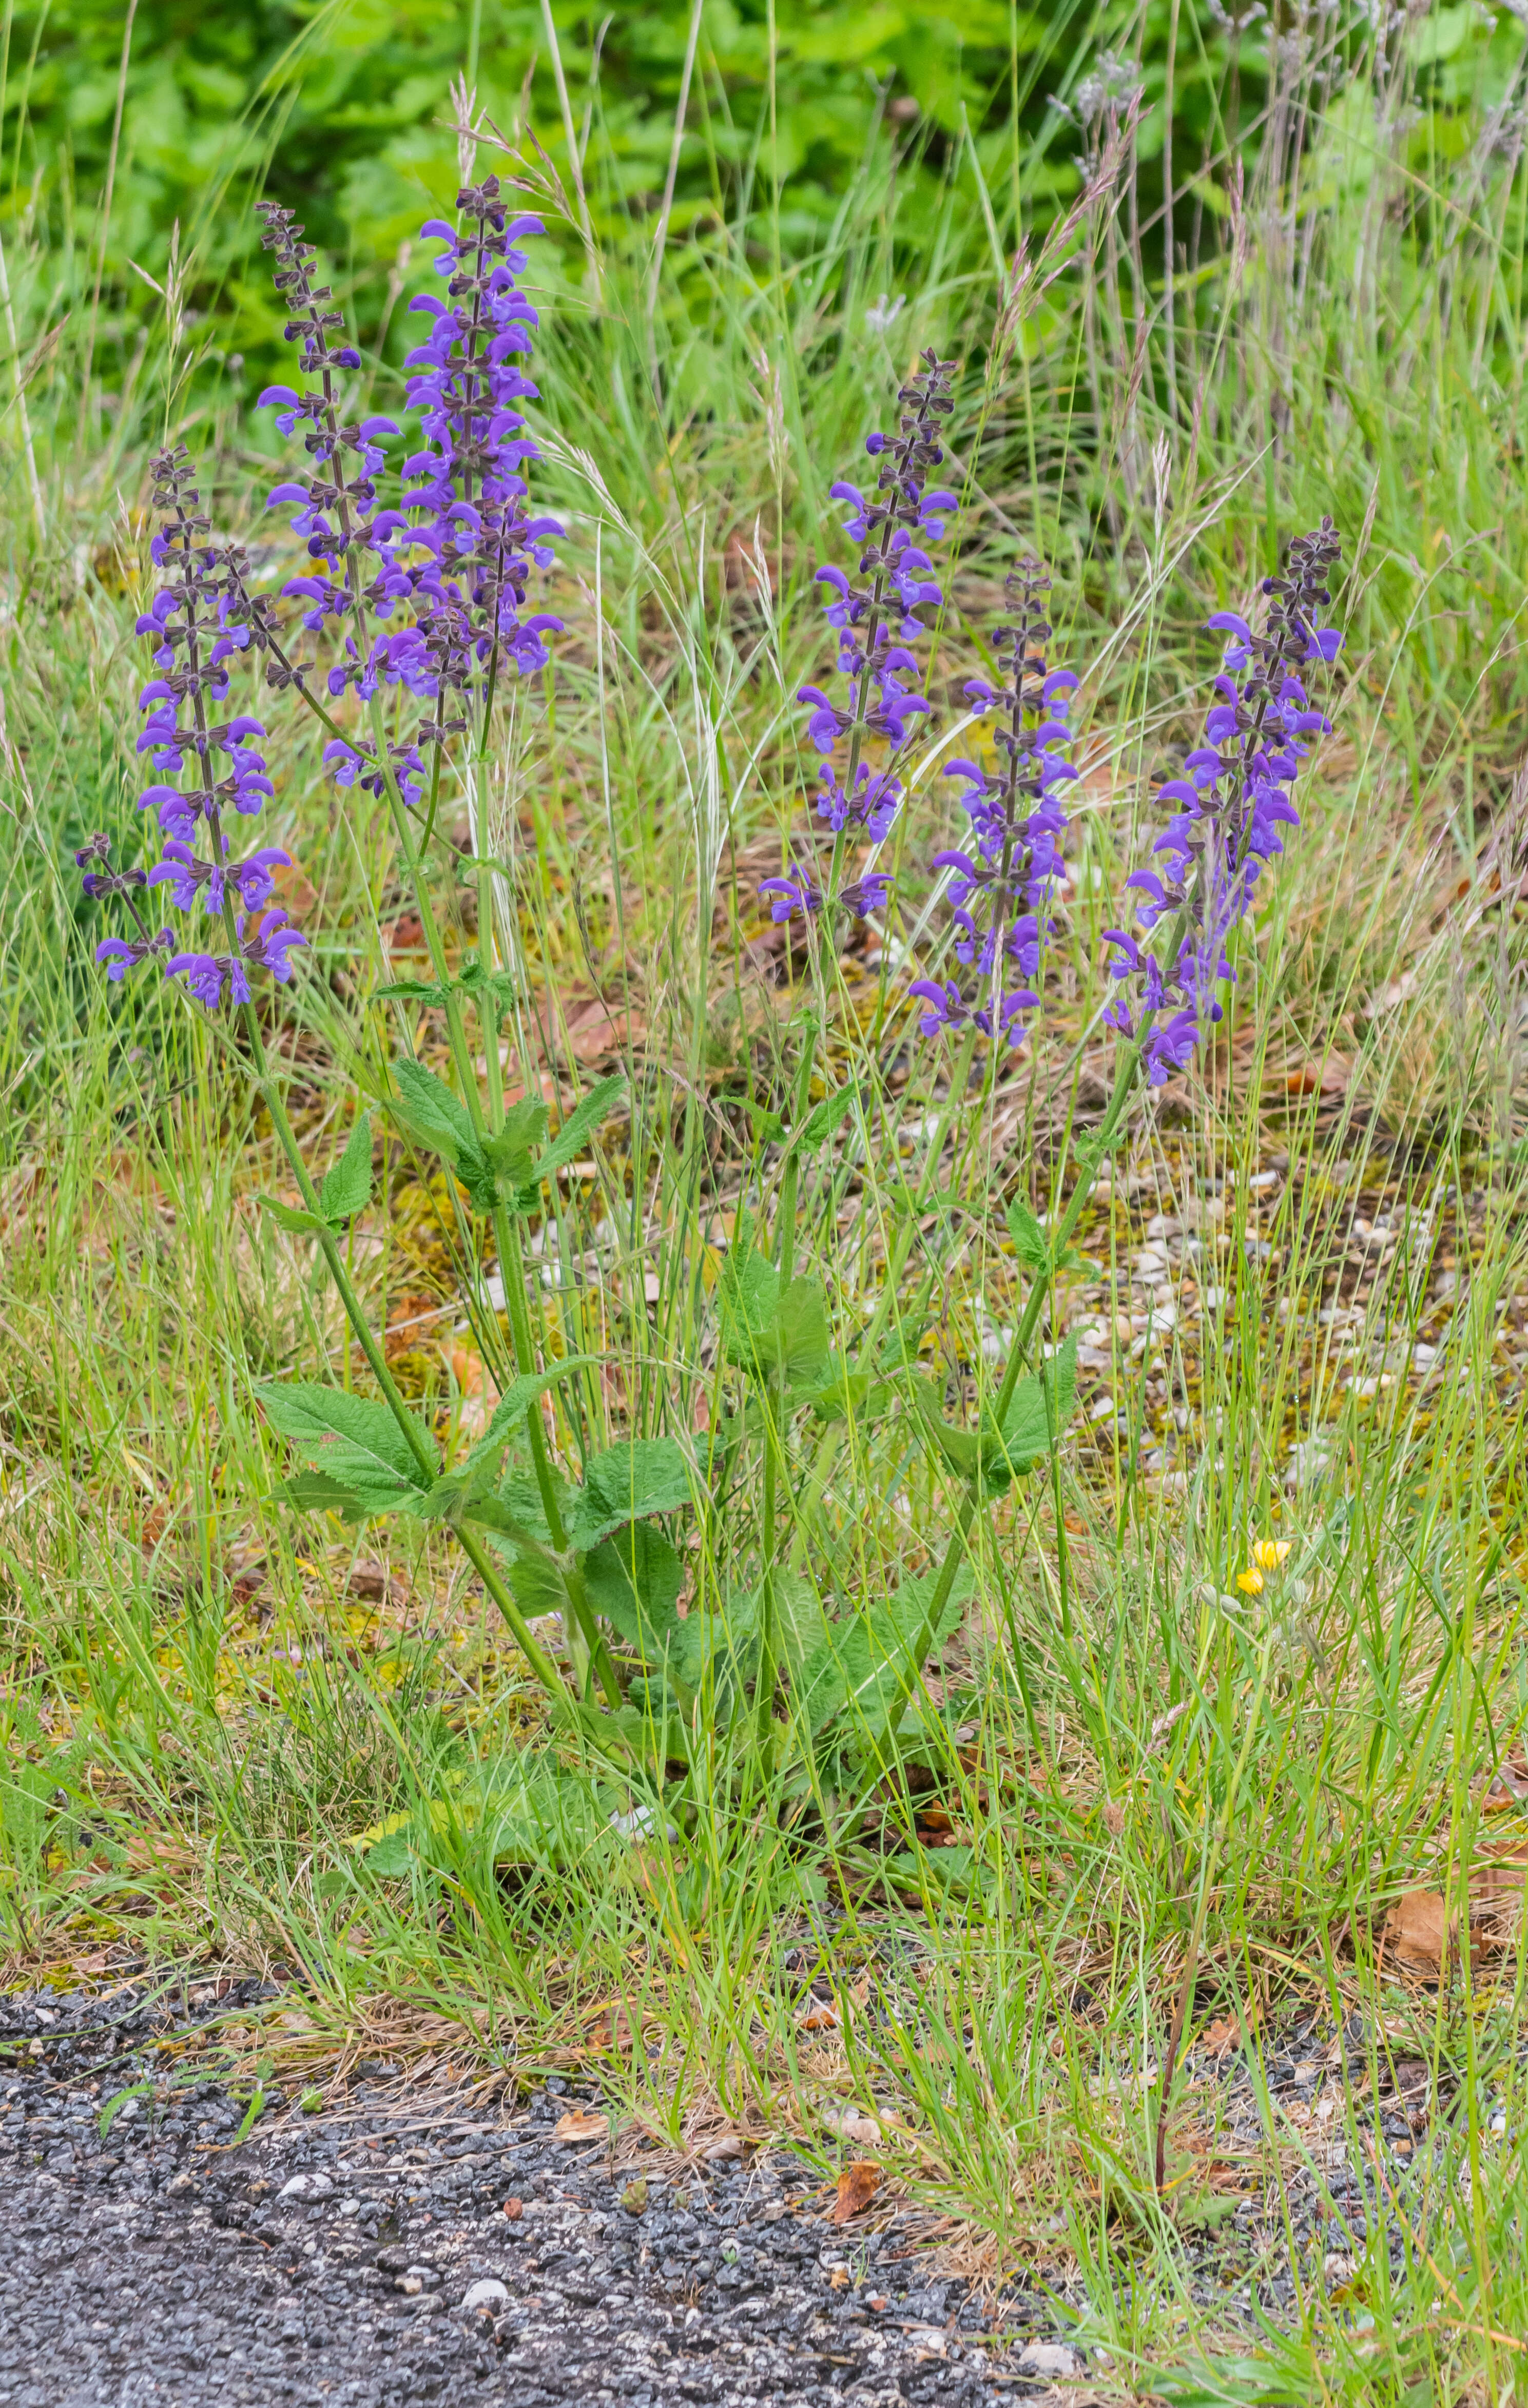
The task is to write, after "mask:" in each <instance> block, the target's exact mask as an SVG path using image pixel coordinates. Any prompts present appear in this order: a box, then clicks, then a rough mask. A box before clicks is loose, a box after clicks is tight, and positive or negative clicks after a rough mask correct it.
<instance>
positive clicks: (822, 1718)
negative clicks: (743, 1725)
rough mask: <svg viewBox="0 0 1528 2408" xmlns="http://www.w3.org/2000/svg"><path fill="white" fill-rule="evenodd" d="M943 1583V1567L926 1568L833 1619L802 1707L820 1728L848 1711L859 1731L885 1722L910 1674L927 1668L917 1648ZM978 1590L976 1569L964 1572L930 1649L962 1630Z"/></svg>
mask: <svg viewBox="0 0 1528 2408" xmlns="http://www.w3.org/2000/svg"><path fill="white" fill-rule="evenodd" d="M938 1582H939V1575H938V1573H937V1572H924V1573H919V1574H918V1575H916V1576H915V1578H913V1579H911V1580H904V1581H903V1582H902V1584H901V1587H900V1588H899V1589H897V1590H896V1591H895V1593H894V1594H893V1595H892V1596H890V1597H888V1598H881V1599H879V1600H878V1601H877V1602H876V1603H875V1604H873V1605H871V1606H868V1607H867V1608H866V1609H865V1611H864V1612H863V1613H856V1614H851V1615H846V1616H845V1617H844V1618H843V1620H842V1621H839V1622H831V1623H829V1624H828V1626H827V1628H826V1631H825V1634H824V1637H823V1639H822V1641H820V1643H819V1644H818V1645H817V1646H816V1647H815V1648H814V1651H813V1653H812V1655H811V1656H810V1657H809V1659H808V1660H807V1662H806V1664H805V1665H804V1666H803V1667H802V1670H801V1676H800V1684H799V1686H798V1695H799V1697H800V1702H801V1711H802V1713H804V1714H805V1716H806V1718H807V1720H808V1722H809V1724H810V1726H811V1727H812V1728H813V1729H814V1730H822V1729H824V1728H825V1727H826V1726H827V1725H828V1724H829V1723H830V1722H832V1721H834V1720H835V1719H836V1718H838V1717H840V1716H843V1717H845V1718H847V1720H848V1721H849V1722H850V1723H851V1724H852V1726H853V1727H855V1728H857V1729H861V1728H863V1727H866V1726H869V1727H870V1728H872V1729H874V1728H876V1727H878V1726H879V1725H880V1723H881V1722H883V1721H884V1719H885V1716H886V1713H887V1710H888V1709H889V1708H890V1707H891V1705H892V1704H893V1703H894V1702H895V1701H896V1700H897V1699H899V1698H900V1697H901V1693H902V1689H903V1686H904V1684H905V1683H906V1681H907V1679H908V1678H909V1677H910V1675H911V1674H912V1673H914V1672H915V1671H916V1670H920V1669H921V1667H919V1666H915V1665H914V1664H913V1662H912V1650H913V1647H914V1645H915V1641H916V1640H917V1636H918V1632H919V1629H920V1628H921V1627H922V1625H923V1622H924V1620H925V1617H926V1616H927V1614H928V1612H929V1608H930V1604H931V1603H932V1601H933V1595H934V1590H935V1588H936V1587H937V1586H938ZM970 1593H971V1581H970V1575H969V1573H966V1572H963V1573H962V1574H961V1575H960V1577H959V1579H958V1580H957V1581H956V1583H955V1585H954V1587H953V1589H952V1590H951V1592H950V1595H949V1598H948V1599H947V1600H946V1603H945V1606H944V1613H942V1614H941V1616H940V1619H939V1627H938V1628H937V1629H936V1630H935V1631H934V1632H933V1633H932V1635H931V1637H930V1641H929V1645H928V1649H927V1653H928V1654H929V1655H932V1654H933V1653H934V1651H935V1649H936V1648H938V1647H941V1646H943V1645H944V1641H945V1640H946V1639H947V1638H948V1637H949V1636H950V1634H951V1632H952V1631H953V1630H954V1629H955V1627H956V1626H957V1624H958V1623H959V1619H960V1615H961V1613H962V1611H963V1609H964V1606H965V1601H966V1598H968V1596H969V1595H970Z"/></svg>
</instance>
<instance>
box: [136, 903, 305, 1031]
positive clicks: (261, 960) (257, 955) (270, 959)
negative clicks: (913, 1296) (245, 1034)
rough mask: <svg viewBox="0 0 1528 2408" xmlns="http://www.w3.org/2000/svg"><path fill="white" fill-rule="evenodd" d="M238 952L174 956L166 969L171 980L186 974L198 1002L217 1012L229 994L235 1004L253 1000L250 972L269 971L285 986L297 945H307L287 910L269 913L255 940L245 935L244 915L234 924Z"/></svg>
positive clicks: (253, 937) (177, 954)
mask: <svg viewBox="0 0 1528 2408" xmlns="http://www.w3.org/2000/svg"><path fill="white" fill-rule="evenodd" d="M234 937H235V941H236V943H237V945H238V951H237V952H236V953H173V954H172V955H171V956H170V959H169V960H168V961H167V962H166V965H165V967H166V971H167V972H168V974H169V976H170V977H171V978H178V977H180V974H181V973H182V972H183V973H184V975H185V981H186V984H187V986H188V987H189V989H190V990H191V993H192V994H193V995H194V996H195V998H196V1000H197V1002H198V1003H204V1004H206V1006H207V1008H208V1010H209V1011H216V1009H217V1007H218V1005H219V1004H220V1003H221V1002H222V1001H223V996H224V995H225V994H226V995H227V996H228V997H229V999H230V1000H231V1001H232V1002H234V1003H248V1002H249V1001H250V999H251V995H252V989H251V986H250V975H249V974H250V971H251V969H252V968H253V969H267V970H269V972H270V974H271V976H272V978H274V979H277V980H279V981H280V982H281V984H282V985H284V984H285V983H286V982H287V980H288V979H289V978H290V977H291V976H292V964H291V961H290V959H289V958H288V957H289V955H290V953H291V951H292V948H293V946H294V945H300V944H304V943H306V941H307V939H305V938H304V937H303V936H302V935H301V933H300V932H299V931H298V930H297V929H296V928H294V927H291V926H290V925H288V923H287V917H286V913H285V912H284V911H269V912H267V914H266V917H265V919H264V920H263V921H262V922H261V924H260V926H259V928H258V930H257V931H256V932H255V934H254V935H253V936H252V937H249V938H246V937H245V935H244V920H243V915H242V914H240V915H239V917H238V919H236V920H235V922H234Z"/></svg>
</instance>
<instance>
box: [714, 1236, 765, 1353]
mask: <svg viewBox="0 0 1528 2408" xmlns="http://www.w3.org/2000/svg"><path fill="white" fill-rule="evenodd" d="M718 1294H719V1296H720V1299H721V1309H722V1325H723V1327H724V1329H725V1331H726V1334H727V1343H728V1351H729V1353H730V1354H731V1355H732V1356H733V1359H734V1360H735V1361H736V1362H738V1363H740V1364H741V1365H742V1368H743V1369H744V1370H747V1371H751V1372H752V1373H753V1375H754V1377H755V1378H756V1379H767V1378H769V1376H770V1375H771V1372H772V1371H773V1369H774V1363H775V1355H774V1350H773V1347H772V1345H771V1344H769V1343H768V1341H767V1336H766V1333H767V1332H769V1331H771V1330H772V1329H773V1326H774V1317H775V1310H776V1307H777V1306H778V1304H779V1301H780V1274H779V1272H778V1271H777V1270H776V1269H775V1267H774V1265H773V1264H772V1263H771V1262H769V1261H767V1260H766V1258H765V1257H764V1255H762V1254H759V1253H758V1252H757V1250H756V1248H755V1247H754V1245H753V1242H752V1240H750V1239H749V1237H748V1236H747V1235H746V1233H745V1232H740V1233H739V1234H738V1235H737V1236H735V1237H734V1239H733V1240H732V1244H731V1246H730V1247H729V1248H728V1254H727V1260H726V1261H725V1262H724V1263H723V1265H722V1276H721V1279H720V1281H719V1283H718Z"/></svg>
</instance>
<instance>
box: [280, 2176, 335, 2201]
mask: <svg viewBox="0 0 1528 2408" xmlns="http://www.w3.org/2000/svg"><path fill="white" fill-rule="evenodd" d="M333 2188H334V2184H333V2183H332V2182H331V2181H330V2179H329V2177H328V2175H327V2174H294V2175H293V2177H292V2179H291V2181H290V2182H284V2183H283V2184H282V2185H281V2189H280V2190H279V2191H278V2193H277V2197H278V2199H327V2198H328V2195H329V2193H330V2192H331V2191H332V2190H333Z"/></svg>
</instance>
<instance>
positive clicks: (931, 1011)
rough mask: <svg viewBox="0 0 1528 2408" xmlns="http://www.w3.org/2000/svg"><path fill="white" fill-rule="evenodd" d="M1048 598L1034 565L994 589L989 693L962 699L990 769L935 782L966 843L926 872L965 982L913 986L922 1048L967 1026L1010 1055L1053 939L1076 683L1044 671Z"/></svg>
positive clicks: (968, 767) (975, 765) (1035, 997)
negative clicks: (941, 887) (958, 810)
mask: <svg viewBox="0 0 1528 2408" xmlns="http://www.w3.org/2000/svg"><path fill="white" fill-rule="evenodd" d="M1049 591H1050V580H1049V578H1048V577H1047V576H1046V575H1045V571H1044V570H1043V568H1042V567H1041V566H1040V563H1039V562H1038V561H1035V560H1027V561H1024V562H1022V563H1021V564H1020V566H1019V567H1018V569H1017V570H1016V572H1015V573H1014V575H1013V576H1011V577H1010V578H1009V579H1008V581H1007V585H1006V588H1005V593H1006V597H1007V606H1008V613H1009V616H1008V618H1007V620H1006V621H1005V623H1004V624H1002V626H1000V627H998V628H997V629H996V631H995V633H994V637H993V651H994V653H995V655H996V659H997V666H998V672H999V682H998V683H997V684H995V685H994V684H993V683H991V682H990V681H988V680H987V679H985V678H983V679H980V680H973V681H971V682H970V683H969V684H968V685H967V687H966V692H967V694H968V695H972V696H973V701H974V704H975V708H976V710H977V714H978V715H979V716H986V715H987V713H989V712H990V713H992V714H994V715H996V714H1000V713H1001V714H1002V715H1001V717H1000V718H999V722H998V725H997V729H996V733H995V738H994V741H995V743H996V747H997V753H998V759H997V762H996V764H995V765H994V766H993V767H990V768H988V767H983V766H982V764H981V763H979V762H976V761H967V760H959V761H952V762H950V763H949V764H948V766H947V767H946V769H945V772H944V774H945V776H946V777H949V778H955V779H957V780H959V782H960V784H961V785H962V786H963V788H964V792H963V794H962V795H961V797H960V799H961V801H962V802H963V803H964V805H965V808H966V810H967V813H968V814H969V816H970V820H971V825H972V838H973V841H972V843H971V845H970V847H969V849H967V848H961V849H959V850H955V849H952V850H949V851H946V852H944V853H936V854H935V855H934V861H933V867H935V868H936V869H943V870H946V871H948V872H949V873H950V879H949V887H948V898H949V905H950V918H951V923H952V939H951V944H952V950H953V952H954V953H955V957H956V959H957V960H958V961H959V962H960V963H962V964H963V965H964V967H965V968H966V971H967V972H968V977H967V979H966V980H965V982H963V983H957V982H955V981H953V980H946V981H945V982H944V983H943V984H942V985H939V986H937V987H936V986H934V985H932V984H931V983H930V982H928V981H926V980H920V981H919V982H916V983H915V985H914V986H913V987H912V988H911V989H910V990H909V991H910V992H911V993H912V994H914V995H916V996H920V997H921V998H922V1000H923V1001H924V1003H925V1004H926V1005H927V1007H928V1009H927V1010H926V1011H925V1012H924V1014H923V1017H922V1019H921V1020H920V1022H919V1024H918V1025H919V1027H920V1029H921V1031H922V1033H923V1035H924V1036H925V1037H931V1036H934V1035H935V1034H936V1033H937V1032H939V1031H940V1030H942V1029H946V1028H959V1027H963V1026H966V1025H972V1026H973V1027H976V1028H978V1029H980V1030H981V1032H982V1034H983V1035H984V1036H986V1037H988V1038H993V1039H997V1040H998V1041H1000V1042H1002V1043H1004V1044H1008V1045H1015V1046H1017V1045H1022V1044H1023V1042H1024V1039H1025V1036H1026V1033H1027V1029H1026V1014H1027V1013H1029V1012H1031V1011H1035V1010H1037V1009H1038V1006H1039V1002H1040V996H1039V991H1038V985H1037V982H1038V980H1039V977H1040V968H1041V958H1042V954H1043V953H1044V949H1045V940H1046V939H1047V938H1048V937H1049V936H1050V935H1051V934H1052V929H1053V924H1052V922H1051V920H1050V918H1049V916H1048V907H1049V905H1050V903H1051V902H1052V900H1053V899H1054V897H1055V896H1056V894H1057V893H1058V891H1059V889H1060V884H1061V882H1062V879H1063V878H1064V876H1065V874H1066V864H1065V861H1064V859H1063V857H1062V851H1061V846H1062V839H1064V837H1065V834H1066V825H1067V822H1066V814H1065V812H1064V811H1063V810H1062V809H1061V806H1060V798H1059V792H1058V790H1059V789H1060V788H1061V787H1063V786H1064V785H1065V784H1066V782H1067V781H1068V780H1070V779H1072V778H1074V777H1075V776H1076V774H1077V773H1076V771H1075V770H1074V768H1073V767H1072V764H1071V763H1070V761H1068V759H1067V758H1066V755H1065V753H1064V751H1063V750H1062V747H1063V746H1065V745H1066V744H1068V743H1069V742H1070V740H1071V738H1070V730H1069V728H1068V725H1067V718H1066V711H1067V699H1068V696H1069V695H1070V694H1071V693H1072V691H1073V689H1074V686H1075V685H1076V682H1077V681H1076V679H1075V678H1074V676H1073V674H1072V672H1071V671H1070V669H1050V668H1048V667H1046V664H1045V653H1044V647H1045V644H1046V643H1047V642H1048V640H1049V638H1050V635H1051V632H1052V631H1051V626H1050V622H1049V621H1048V620H1047V619H1046V618H1045V615H1044V610H1045V595H1046V594H1047V593H1048V592H1049Z"/></svg>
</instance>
